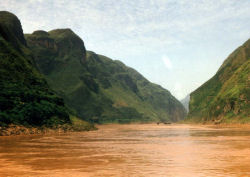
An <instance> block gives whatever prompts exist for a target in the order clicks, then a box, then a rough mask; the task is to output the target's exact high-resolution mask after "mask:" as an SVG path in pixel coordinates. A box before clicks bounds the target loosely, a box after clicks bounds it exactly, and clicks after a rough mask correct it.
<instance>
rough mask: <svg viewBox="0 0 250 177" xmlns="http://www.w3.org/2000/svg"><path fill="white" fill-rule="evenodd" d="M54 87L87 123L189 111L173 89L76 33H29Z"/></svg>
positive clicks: (171, 116)
mask: <svg viewBox="0 0 250 177" xmlns="http://www.w3.org/2000/svg"><path fill="white" fill-rule="evenodd" d="M25 37H26V40H27V44H28V46H29V47H30V49H31V50H32V52H33V53H34V55H35V61H36V63H37V66H38V68H39V70H40V71H41V72H42V73H43V74H44V75H45V77H46V79H47V81H48V83H49V85H50V86H51V87H52V89H53V90H55V91H56V92H57V94H58V95H60V96H62V97H63V98H64V100H65V102H66V104H67V105H68V106H69V107H70V108H72V109H74V110H75V112H76V113H77V115H78V116H79V117H81V118H82V119H85V120H88V121H92V122H99V123H107V122H118V123H126V122H136V121H140V122H147V121H178V120H181V119H183V118H184V116H185V114H186V111H185V109H184V107H183V106H182V104H181V103H180V102H179V101H177V100H176V99H175V98H174V97H173V96H172V95H171V94H170V92H169V91H167V90H165V89H163V88H162V87H161V86H159V85H156V84H153V83H150V82H149V81H148V80H146V79H145V78H144V77H143V76H142V75H141V74H139V73H138V72H137V71H135V70H134V69H132V68H129V67H127V66H126V65H124V64H123V63H122V62H120V61H116V60H112V59H109V58H107V57H105V56H102V55H98V54H95V53H94V52H90V51H87V52H86V51H85V47H84V43H83V41H82V40H81V39H80V38H79V37H78V36H77V35H76V34H74V32H73V31H71V30H70V29H57V30H52V31H49V32H45V31H35V32H33V33H32V34H26V35H25Z"/></svg>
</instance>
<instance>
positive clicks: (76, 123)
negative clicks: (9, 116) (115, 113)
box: [0, 117, 97, 136]
mask: <svg viewBox="0 0 250 177" xmlns="http://www.w3.org/2000/svg"><path fill="white" fill-rule="evenodd" d="M71 122H72V124H63V125H55V126H53V127H46V126H41V127H34V126H23V125H14V124H10V125H8V126H5V127H0V136H16V135H43V134H58V133H59V134H60V133H67V132H81V131H90V130H97V128H96V127H95V125H94V124H92V123H89V122H86V121H83V120H80V119H78V118H76V117H71Z"/></svg>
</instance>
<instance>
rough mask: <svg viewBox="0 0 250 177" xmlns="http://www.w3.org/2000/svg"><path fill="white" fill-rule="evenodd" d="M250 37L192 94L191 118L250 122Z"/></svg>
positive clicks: (196, 119) (189, 116)
mask: <svg viewBox="0 0 250 177" xmlns="http://www.w3.org/2000/svg"><path fill="white" fill-rule="evenodd" d="M249 71H250V40H248V41H246V42H245V43H244V44H243V45H242V46H241V47H239V48H238V49H236V50H235V51H234V52H233V53H232V54H231V55H230V56H229V57H228V58H227V59H226V60H225V62H224V63H223V65H222V66H221V67H220V69H219V70H218V72H217V73H216V74H215V76H214V77H212V78H211V79H210V80H209V81H207V82H206V83H205V84H203V85H202V86H201V87H200V88H198V89H197V90H196V91H194V92H193V93H192V94H191V99H190V104H189V108H190V111H189V114H188V120H190V119H191V120H193V121H199V122H202V121H220V122H240V123H243V122H250V105H249V96H250V74H249Z"/></svg>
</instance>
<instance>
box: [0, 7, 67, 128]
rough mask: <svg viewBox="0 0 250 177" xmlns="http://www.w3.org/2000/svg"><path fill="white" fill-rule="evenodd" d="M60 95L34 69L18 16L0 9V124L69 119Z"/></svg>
mask: <svg viewBox="0 0 250 177" xmlns="http://www.w3.org/2000/svg"><path fill="white" fill-rule="evenodd" d="M69 121H70V120H69V115H68V111H67V109H66V108H65V106H64V102H63V99H62V98H59V97H57V96H56V95H55V94H54V93H53V92H52V90H51V89H50V88H49V86H48V84H47V82H46V80H45V79H44V78H43V76H42V75H41V74H40V73H39V72H38V70H37V69H36V67H35V65H34V62H33V55H32V53H31V51H30V50H29V49H28V48H27V46H26V41H25V39H24V35H23V32H22V27H21V23H20V21H19V20H18V18H17V17H16V16H15V15H13V14H11V13H9V12H5V11H0V126H6V125H8V124H22V125H25V126H26V125H33V126H41V125H45V126H53V125H58V124H64V123H69Z"/></svg>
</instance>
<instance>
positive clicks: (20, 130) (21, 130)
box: [0, 125, 77, 136]
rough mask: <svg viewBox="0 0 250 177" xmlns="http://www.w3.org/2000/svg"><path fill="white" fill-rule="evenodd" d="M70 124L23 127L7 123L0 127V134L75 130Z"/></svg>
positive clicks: (56, 132)
mask: <svg viewBox="0 0 250 177" xmlns="http://www.w3.org/2000/svg"><path fill="white" fill-rule="evenodd" d="M76 131H77V130H75V129H74V128H73V127H72V126H71V125H60V126H57V127H51V128H48V127H25V126H21V125H9V126H8V127H0V136H17V135H22V136H23V135H44V134H46V135H47V134H61V133H68V132H76Z"/></svg>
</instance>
